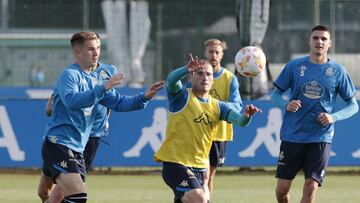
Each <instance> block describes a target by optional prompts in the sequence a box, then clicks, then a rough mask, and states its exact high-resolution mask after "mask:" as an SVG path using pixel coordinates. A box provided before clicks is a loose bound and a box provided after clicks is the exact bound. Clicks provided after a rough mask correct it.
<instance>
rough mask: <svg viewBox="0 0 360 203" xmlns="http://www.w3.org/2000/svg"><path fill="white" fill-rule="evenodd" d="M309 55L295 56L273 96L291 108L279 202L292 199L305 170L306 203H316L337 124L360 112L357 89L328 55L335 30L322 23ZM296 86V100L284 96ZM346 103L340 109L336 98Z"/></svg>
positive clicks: (293, 92)
mask: <svg viewBox="0 0 360 203" xmlns="http://www.w3.org/2000/svg"><path fill="white" fill-rule="evenodd" d="M308 44H309V46H310V54H309V56H305V57H301V58H297V59H294V60H291V61H290V62H289V63H288V64H287V65H286V66H285V68H284V69H283V70H282V72H281V73H280V75H279V76H278V78H277V79H276V81H275V82H274V85H275V87H276V88H275V90H274V91H273V93H272V100H273V101H274V102H275V103H276V104H277V105H278V106H280V107H281V108H284V109H285V110H286V112H285V115H284V119H283V123H282V126H281V130H280V138H281V146H280V154H279V158H278V165H277V171H276V177H277V178H278V182H277V186H276V198H277V200H278V202H289V199H290V195H289V191H290V187H291V184H292V180H293V179H294V178H295V176H296V174H297V172H298V171H299V170H300V169H303V171H304V174H305V182H304V186H303V196H302V199H301V203H312V202H315V197H316V192H317V189H318V187H319V186H321V185H322V182H323V179H324V176H325V169H326V166H327V164H328V161H329V157H330V149H331V142H332V138H333V136H334V123H335V122H337V121H340V120H344V119H347V118H349V117H351V116H352V115H354V114H355V113H356V112H357V111H358V108H359V107H358V104H357V102H356V100H355V93H356V92H355V88H354V85H353V83H352V81H351V79H350V77H349V75H348V74H347V72H346V70H345V68H344V67H343V66H342V65H339V64H337V63H335V62H334V61H333V60H331V59H329V58H328V55H327V53H328V50H329V48H330V47H331V36H330V30H329V28H327V27H325V26H322V25H318V26H315V27H314V28H313V29H312V31H311V34H310V38H309V41H308ZM288 89H290V90H291V91H290V98H289V100H285V99H284V98H283V97H282V96H281V95H282V94H283V93H284V92H285V91H286V90H288ZM338 95H339V96H340V97H341V98H342V99H343V100H344V101H345V102H346V106H345V107H344V108H343V109H341V110H339V111H337V112H334V111H333V108H334V105H335V101H336V97H337V96H338Z"/></svg>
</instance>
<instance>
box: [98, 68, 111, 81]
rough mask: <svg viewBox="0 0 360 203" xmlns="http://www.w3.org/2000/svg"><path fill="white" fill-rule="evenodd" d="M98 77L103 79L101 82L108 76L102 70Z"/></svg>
mask: <svg viewBox="0 0 360 203" xmlns="http://www.w3.org/2000/svg"><path fill="white" fill-rule="evenodd" d="M100 77H101V78H102V79H103V80H108V79H109V77H108V75H107V74H106V72H105V71H104V70H101V71H100Z"/></svg>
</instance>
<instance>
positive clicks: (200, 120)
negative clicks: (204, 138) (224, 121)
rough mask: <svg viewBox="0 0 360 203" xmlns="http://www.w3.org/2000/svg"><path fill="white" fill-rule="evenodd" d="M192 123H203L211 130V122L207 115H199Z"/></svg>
mask: <svg viewBox="0 0 360 203" xmlns="http://www.w3.org/2000/svg"><path fill="white" fill-rule="evenodd" d="M194 121H195V122H196V123H203V124H205V125H208V126H210V128H211V129H212V128H213V126H212V121H211V120H210V118H209V115H207V114H205V113H201V115H200V116H199V117H197V118H195V119H194Z"/></svg>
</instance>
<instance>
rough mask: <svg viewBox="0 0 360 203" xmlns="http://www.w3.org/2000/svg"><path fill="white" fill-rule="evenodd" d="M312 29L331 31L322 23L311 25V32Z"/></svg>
mask: <svg viewBox="0 0 360 203" xmlns="http://www.w3.org/2000/svg"><path fill="white" fill-rule="evenodd" d="M314 31H325V32H328V33H331V30H330V28H328V27H326V26H324V25H317V26H315V27H313V28H312V29H311V32H314Z"/></svg>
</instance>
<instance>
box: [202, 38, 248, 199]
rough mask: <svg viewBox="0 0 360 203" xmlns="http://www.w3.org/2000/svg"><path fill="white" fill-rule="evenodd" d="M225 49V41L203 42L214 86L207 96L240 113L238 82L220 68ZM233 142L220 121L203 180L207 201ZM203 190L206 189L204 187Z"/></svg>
mask: <svg viewBox="0 0 360 203" xmlns="http://www.w3.org/2000/svg"><path fill="white" fill-rule="evenodd" d="M226 49H227V44H226V42H225V41H220V40H219V39H208V40H206V41H205V42H204V56H205V58H206V59H207V60H208V61H209V62H210V64H211V66H212V67H213V72H214V74H213V77H214V84H213V86H212V87H211V89H210V92H209V94H210V95H211V96H212V97H214V98H215V99H218V100H220V101H225V102H226V103H227V104H229V105H231V107H232V109H233V110H234V111H237V112H241V109H242V101H241V97H240V92H239V82H238V80H237V78H236V76H235V75H234V74H233V73H231V72H230V71H229V70H227V69H225V68H224V67H221V60H222V58H223V56H224V51H225V50H226ZM232 140H233V126H232V124H231V123H228V122H226V121H220V123H219V127H218V129H217V135H216V137H215V138H214V141H213V142H212V145H211V149H210V153H209V161H210V163H209V170H207V173H206V175H205V178H204V184H205V186H208V190H209V199H210V196H211V194H212V193H213V188H214V179H215V173H216V169H217V167H222V166H224V164H225V160H226V145H227V142H228V141H232ZM205 189H207V188H206V187H205Z"/></svg>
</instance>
